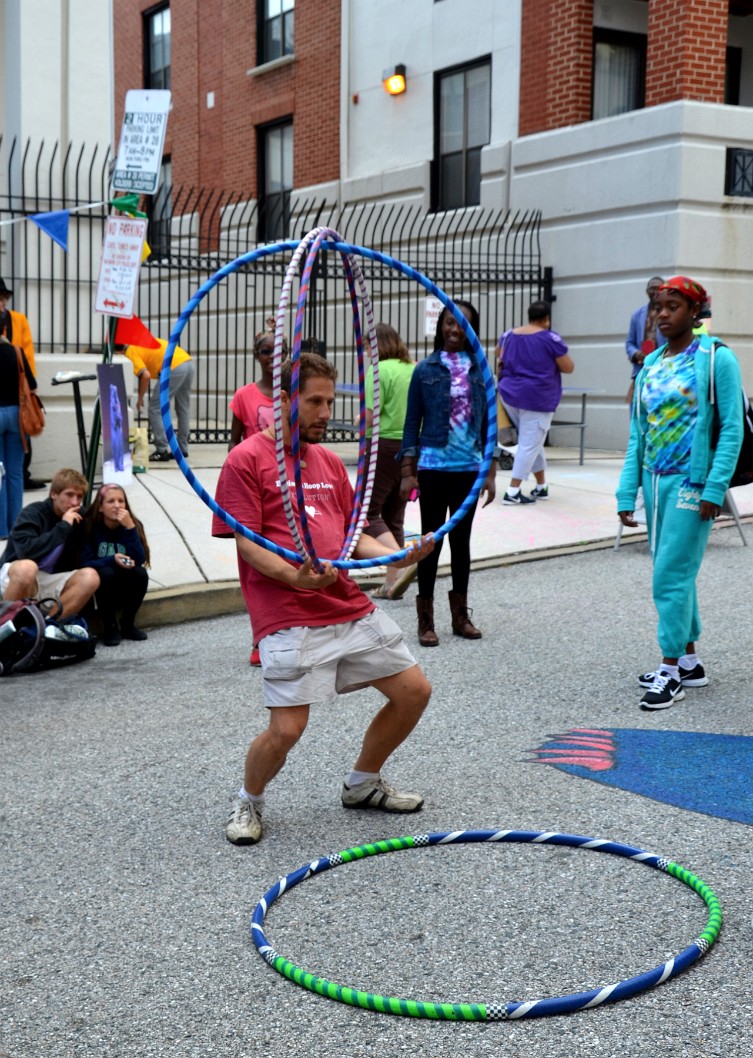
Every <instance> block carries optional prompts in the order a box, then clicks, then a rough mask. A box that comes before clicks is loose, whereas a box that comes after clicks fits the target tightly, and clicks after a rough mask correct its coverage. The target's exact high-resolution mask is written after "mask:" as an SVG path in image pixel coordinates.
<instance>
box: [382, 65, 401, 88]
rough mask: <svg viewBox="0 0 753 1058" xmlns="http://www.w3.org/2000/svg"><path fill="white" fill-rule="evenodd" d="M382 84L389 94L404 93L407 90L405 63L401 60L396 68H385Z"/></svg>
mask: <svg viewBox="0 0 753 1058" xmlns="http://www.w3.org/2000/svg"><path fill="white" fill-rule="evenodd" d="M382 84H383V85H384V90H385V92H387V93H388V94H389V95H391V96H399V95H402V94H403V92H404V91H405V63H402V62H399V63H398V64H397V66H396V67H395V69H394V70H385V71H384V73H383V74H382Z"/></svg>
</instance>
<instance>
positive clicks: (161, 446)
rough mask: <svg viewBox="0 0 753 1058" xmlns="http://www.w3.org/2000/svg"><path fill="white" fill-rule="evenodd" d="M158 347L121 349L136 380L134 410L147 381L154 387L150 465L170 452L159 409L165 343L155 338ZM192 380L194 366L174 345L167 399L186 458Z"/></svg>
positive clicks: (152, 394)
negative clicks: (168, 399)
mask: <svg viewBox="0 0 753 1058" xmlns="http://www.w3.org/2000/svg"><path fill="white" fill-rule="evenodd" d="M157 341H158V342H159V348H157V349H147V348H146V347H145V346H141V345H128V346H126V348H125V349H124V350H123V352H124V353H125V355H126V356H127V357H128V359H129V360H130V361H131V363H132V364H133V373H134V375H136V376H137V378H138V380H139V392H138V397H137V398H136V407H137V408H138V410H139V411H141V407H142V405H143V403H144V397H145V395H146V392H147V390H148V389H149V383H150V381H152V380H154V385H153V386H152V388H151V390H150V392H149V429H150V430H151V431H152V440H153V441H154V447H155V451H154V452H152V454H151V455H150V456H149V459H150V461H151V462H153V463H166V462H169V460H171V459H172V458H173V457H172V453H171V452H170V446H169V445H168V443H167V435H166V434H165V426H164V423H163V422H162V413H161V412H160V406H159V375H160V371H161V370H162V361H163V360H164V358H165V349H167V342H166V341H164V339H162V338H158V339H157ZM193 380H194V363H193V360H192V359H191V357H190V356H189V355H188V353H187V352H186V351H185V349H181V347H180V346H179V345H178V346H176V348H175V353H174V355H173V360H172V364H171V366H170V400H171V401H173V403H174V406H175V417H176V419H177V420H178V427H177V429H176V431H175V433H176V435H177V437H178V445H179V446H180V450H181V452H182V453H183V455H184V456H187V455H188V435H189V432H190V430H191V390H192V388H193Z"/></svg>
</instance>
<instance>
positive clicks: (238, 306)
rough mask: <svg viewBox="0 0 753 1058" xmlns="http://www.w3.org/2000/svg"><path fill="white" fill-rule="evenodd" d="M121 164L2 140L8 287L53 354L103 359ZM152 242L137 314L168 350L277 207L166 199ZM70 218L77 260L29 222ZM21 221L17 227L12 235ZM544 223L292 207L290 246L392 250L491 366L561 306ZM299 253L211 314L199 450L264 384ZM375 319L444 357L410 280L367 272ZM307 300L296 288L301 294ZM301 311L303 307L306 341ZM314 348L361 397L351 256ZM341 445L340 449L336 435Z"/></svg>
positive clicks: (319, 203) (309, 326)
mask: <svg viewBox="0 0 753 1058" xmlns="http://www.w3.org/2000/svg"><path fill="white" fill-rule="evenodd" d="M110 162H111V159H110V156H109V152H108V151H106V150H105V151H102V150H98V149H96V148H95V149H93V150H88V151H87V150H86V149H84V148H82V149H80V150H78V151H74V150H73V148H71V147H69V148H68V150H67V151H66V152H61V150H60V149H59V148H58V146H57V145H54V146H53V147H52V148H50V149H47V148H45V145H44V144H41V145H40V146H39V147H37V148H32V147H31V144H30V143H28V142H27V144H26V145H25V146H23V148H22V147H21V146H20V145H19V144H17V143H16V142H15V141H12V143H11V144H10V145H9V146H8V147H7V148H4V147H3V143H2V139H1V138H0V181H2V183H0V221H5V224H3V226H2V227H0V233H2V271H0V275H2V276H3V277H4V278H5V279H6V282H8V285H9V286H11V287H12V288H13V289H14V305H15V307H16V308H18V309H19V310H20V311H23V312H25V313H26V314H27V315H28V316H29V319H30V322H31V326H32V330H33V333H34V338H35V344H36V345H37V348H38V350H39V352H40V353H45V352H66V353H72V354H75V353H77V352H83V351H87V352H88V351H91V350H97V349H99V348H101V345H102V340H103V332H104V327H103V319H102V317H101V316H98V315H97V314H95V313H94V312H93V311H92V307H91V306H92V303H93V297H94V290H95V288H96V280H97V272H98V267H99V254H100V248H101V245H102V237H103V225H104V220H105V218H106V216H107V215H108V213H109V212H110V206H109V203H108V199H109V198H111V197H112V196H111V195H110V193H109V178H108V172H109V168H110ZM149 207H150V210H151V215H150V226H149V234H148V239H149V242H150V245H151V248H152V254H151V256H150V257H149V258H148V259H147V261H146V262H145V263H144V265H143V267H142V271H141V280H140V284H139V294H138V306H137V309H136V311H137V313H138V315H139V316H140V318H141V319H142V320H143V322H144V323H145V324H146V325H147V327H149V329H150V330H151V331H152V333H154V334H156V335H159V336H160V337H167V336H168V334H169V332H170V330H171V329H172V326H173V324H174V322H175V320H176V319H177V317H178V315H179V314H180V312H181V310H182V309H183V307H184V306H185V304H186V303H187V301H188V300H189V298H190V297H191V296H192V295H193V294H194V293H195V292H196V290H197V289H198V288H199V287H200V286H201V285H202V284H203V283H204V282H205V281H206V280H207V279H208V278H209V277H210V276H211V275H213V274H214V273H215V272H216V271H217V269H218V268H220V267H222V266H223V265H225V264H227V263H228V262H230V261H233V260H235V259H236V258H237V257H239V256H241V255H243V254H245V253H247V252H249V251H250V250H252V249H254V248H255V247H257V246H258V245H260V243H259V242H258V238H257V236H258V229H259V215H260V210H261V211H262V212H263V208H264V204H263V203H261V204H260V203H257V202H255V201H254V200H252V199H250V198H249V197H248V196H245V195H243V194H231V193H227V192H217V191H211V190H206V189H201V190H195V189H186V188H177V187H170V188H162V189H161V190H160V192H159V193H158V195H157V196H155V198H154V199H153V200H151V201H150V203H149ZM52 210H69V211H70V219H69V238H68V252H67V253H64V252H63V251H62V250H61V249H60V248H59V247H57V246H55V245H54V244H53V243H52V241H51V240H50V239H49V238H48V236H47V235H46V234H44V233H43V232H42V231H40V230H39V229H38V228H37V227H36V226H35V225H34V224H33V223H28V222H27V223H24V222H23V220H24V218H27V217H28V216H29V215H31V214H34V213H41V212H45V211H52ZM9 222H15V223H9ZM540 224H541V214H540V212H539V211H537V210H533V211H528V212H518V213H510V212H509V211H505V210H495V209H490V208H483V207H475V208H472V209H463V210H456V211H453V212H450V213H425V212H423V211H422V210H421V208H420V207H419V206H417V205H411V204H406V203H385V202H366V203H357V204H345V205H338V204H334V203H329V202H327V201H326V200H320V199H316V198H310V199H303V198H300V197H299V198H298V199H296V198H293V200H292V202H291V214H290V237H291V238H300V237H301V236H302V235H303V234H305V233H306V232H307V231H310V230H311V229H312V228H314V227H317V226H319V225H327V226H329V227H332V228H335V229H336V230H337V231H338V232H340V233H341V235H342V236H343V238H344V239H345V240H346V241H347V242H350V243H352V244H354V245H359V246H365V247H368V248H372V249H375V250H379V251H380V252H382V253H385V254H387V255H389V256H391V257H395V258H397V259H398V260H401V261H404V262H406V263H407V264H409V265H411V266H412V267H413V268H415V269H417V270H418V271H420V272H422V273H423V274H425V275H427V276H428V277H429V278H430V279H432V280H433V281H434V282H435V283H436V284H437V285H438V286H439V287H440V288H441V289H443V290H444V291H445V292H446V293H448V294H450V295H451V296H453V297H456V298H464V299H466V300H469V301H471V302H473V303H474V304H475V305H476V306H477V308H478V310H479V314H480V320H481V334H480V335H479V337H480V339H481V342H482V344H483V346H484V348H485V349H487V351H488V353H489V356H490V358H492V357H493V352H494V348H495V346H496V343H497V339H498V338H499V335H500V334H501V333H502V332H503V331H504V330H506V329H507V328H508V327H512V326H517V325H518V324H520V323H521V322H524V320H525V311H526V308H527V306H528V304H529V303H530V302H531V301H533V300H536V299H537V298H541V297H546V298H550V297H551V283H552V276H551V270H549V269H546V268H543V267H542V265H541V250H540V244H539V231H540ZM289 259H290V253H289V252H285V253H278V254H275V255H273V256H268V257H264V258H262V259H260V260H258V261H256V262H254V263H253V264H251V265H244V266H243V267H242V268H240V269H239V270H238V271H237V272H234V273H233V274H232V275H230V276H229V277H227V278H226V279H224V280H223V282H222V283H221V284H220V285H218V286H217V287H215V288H214V289H213V290H212V291H211V292H210V293H209V294H208V296H207V297H206V298H205V299H204V300H203V301H202V302H201V304H200V306H199V307H198V309H197V310H196V311H195V312H194V314H193V315H192V317H191V319H190V320H189V321H188V324H187V325H186V328H185V330H184V332H183V335H182V338H181V344H182V345H183V346H184V347H185V348H186V349H187V350H188V351H189V352H190V353H191V355H192V357H193V358H194V359H195V361H196V370H197V375H196V382H195V386H194V401H195V410H194V419H193V421H194V429H193V431H192V437H191V440H192V442H198V443H201V442H222V441H226V440H227V439H228V437H229V429H230V421H229V420H230V413H229V409H228V404H229V401H230V399H231V397H232V394H233V393H234V391H235V389H236V388H238V386H241V385H243V384H245V383H246V382H250V381H253V380H254V375H255V361H254V358H253V341H254V335H255V334H256V333H257V332H258V331H260V330H263V329H264V328H265V321H266V319H267V317H268V316H270V315H273V314H274V313H275V311H276V306H277V302H278V299H279V295H280V290H281V287H282V282H283V278H284V274H285V270H286V267H287V263H288V261H289ZM362 267H363V271H364V274H365V276H366V281H367V284H368V288H369V291H370V296H371V299H372V302H373V305H374V312H375V316H376V319H377V320H383V321H385V322H389V323H391V324H392V325H393V326H394V327H395V328H396V329H397V330H398V331H399V332H400V334H401V335H402V337H403V339H404V340H405V342H406V344H407V345H408V348H409V349H410V350H411V352H412V353H413V355H414V356H415V357H416V358H421V357H423V356H425V355H426V354H427V353H428V352H430V351H431V350H432V348H433V333H432V334H427V327H426V319H427V305H426V297H427V293H426V291H425V290H424V288H423V287H421V286H419V285H418V284H416V283H415V282H414V281H413V280H411V279H409V278H407V277H406V276H404V275H402V273H399V272H397V271H394V270H391V269H389V268H388V267H387V266H385V265H382V264H381V263H377V262H372V261H370V260H368V259H366V258H363V259H362ZM293 294H294V299H295V296H297V290H295V289H294V292H293ZM294 314H295V300H293V303H292V305H291V308H290V314H289V324H288V327H287V330H288V333H291V332H292V325H293V317H294ZM304 337H308V338H315V339H316V340H317V341H318V342H319V343H320V344H321V346H322V348H323V351H324V353H325V355H326V356H327V357H328V358H329V359H332V360H333V361H334V362H335V363H336V365H337V368H338V376H339V379H340V381H342V382H344V383H346V384H348V383H349V384H351V385H352V384H354V383H355V382H356V381H357V365H356V358H355V345H354V337H353V328H352V313H351V307H350V301H349V296H348V289H347V284H346V282H345V279H344V275H343V270H342V265H341V261H340V258H339V255H338V254H336V253H332V252H326V253H322V254H321V255H320V259H319V262H318V264H317V268H316V270H315V275H314V276H313V277H312V283H311V289H310V293H309V298H308V302H307V313H306V323H305V329H304ZM356 404H357V398H355V397H352V396H347V395H344V396H338V406H337V408H336V417H337V418H338V419H342V420H346V421H349V420H351V419H352V418H353V416H354V414H355V411H356V407H355V405H356ZM333 439H335V440H336V439H337V435H336V434H335V435H334V437H333Z"/></svg>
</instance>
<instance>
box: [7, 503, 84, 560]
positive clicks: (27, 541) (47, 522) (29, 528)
mask: <svg viewBox="0 0 753 1058" xmlns="http://www.w3.org/2000/svg"><path fill="white" fill-rule="evenodd" d="M79 544H80V540H79V532H78V526H77V525H75V526H74V525H70V524H69V523H68V522H64V521H63V520H62V518H59V517H58V516H57V514H55V510H54V508H53V506H52V500H50V499H46V500H39V501H38V502H37V503H30V504H29V505H28V506H27V507H24V509H23V510H22V511H21V513H20V514H19V516H18V518H16V524H15V525H14V526H13V528H12V529H11V533H10V536H9V537H8V544H7V546H6V548H5V552H4V554H3V555H2V557H0V566H2V565H4V564H5V563H6V562H15V561H16V559H19V558H30V559H31V560H32V561H33V562H36V563H37V564H39V563H40V562H42V561H43V560H44V559H45V558H46V556H47V555H49V554H50V553H51V552H52V551H54V550H55V549H56V548H58V547H61V546H62V551H61V553H60V555H59V556H58V557H57V559H56V561H55V567H54V569H53V570H52V572H53V573H64V572H66V571H67V570H70V569H77V568H78V561H77V557H76V555H77V551H78V548H79Z"/></svg>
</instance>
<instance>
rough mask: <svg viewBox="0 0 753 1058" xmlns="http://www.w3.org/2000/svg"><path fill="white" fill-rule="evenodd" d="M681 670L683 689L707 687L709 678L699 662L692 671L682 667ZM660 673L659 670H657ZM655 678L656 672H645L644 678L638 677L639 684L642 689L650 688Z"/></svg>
mask: <svg viewBox="0 0 753 1058" xmlns="http://www.w3.org/2000/svg"><path fill="white" fill-rule="evenodd" d="M679 669H680V683H681V684H682V685H683V687H707V686H708V682H709V678H708V676H707V675H706V670H705V669H704V667H703V665H702V664H701V663H700V661H699V662H698V664H697V665H694V666H693V668H692V669H684V668H683V667H682V665H680V666H679ZM657 671H659V670H657ZM654 676H656V672H644V674H643V675H642V676H639V677H638V683H639V684H640V685H641V687H650V686H651V685H652V684H653V682H654Z"/></svg>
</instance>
